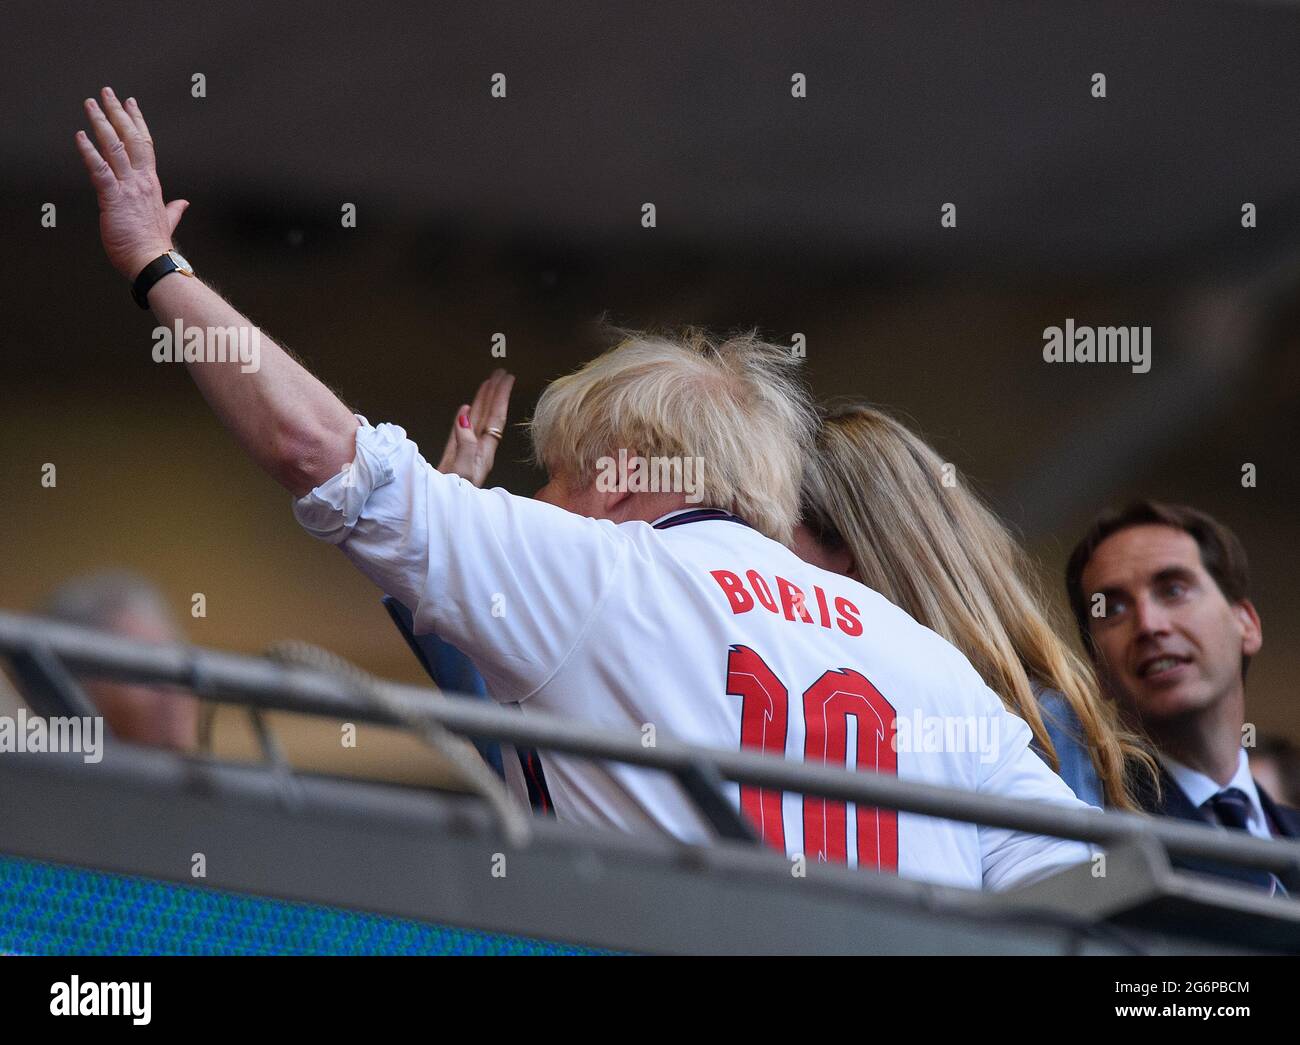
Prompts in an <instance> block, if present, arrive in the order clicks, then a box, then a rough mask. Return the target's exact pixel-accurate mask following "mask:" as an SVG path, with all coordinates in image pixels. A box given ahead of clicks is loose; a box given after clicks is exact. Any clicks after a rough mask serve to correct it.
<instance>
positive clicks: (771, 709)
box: [727, 646, 898, 871]
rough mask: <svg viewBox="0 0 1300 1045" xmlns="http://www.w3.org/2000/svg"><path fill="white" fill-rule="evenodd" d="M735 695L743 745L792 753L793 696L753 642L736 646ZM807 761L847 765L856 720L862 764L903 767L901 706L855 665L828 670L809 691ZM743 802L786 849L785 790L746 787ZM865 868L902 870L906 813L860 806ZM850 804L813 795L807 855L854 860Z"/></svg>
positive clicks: (807, 805)
mask: <svg viewBox="0 0 1300 1045" xmlns="http://www.w3.org/2000/svg"><path fill="white" fill-rule="evenodd" d="M727 693H728V694H729V695H731V696H738V697H740V698H741V705H740V708H741V710H740V746H741V747H743V748H752V749H754V750H758V751H762V752H764V753H767V754H779V755H784V754H785V739H786V731H787V729H788V726H789V699H788V695H787V691H786V688H785V686H783V685H782V684H781V680H780V679H778V678H777V677H776V674H775V673H774V672H773V671H772V669H771V668H769V667H768V666H767V664H766V663H765V662H764V661H763V658H762V657H760V656H759V655H758V654H757V653H755V652H754V651H753V650H752V649H750V648H749V647H747V646H732V647H731V652H730V654H729V655H728V657H727ZM803 713H804V730H805V739H804V761H805V762H824V763H829V764H831V765H837V766H847V765H848V764H849V762H848V754H849V725H850V720H852V724H853V733H854V736H855V740H854V745H853V746H854V751H853V754H854V760H853V765H854V767H855V768H857V769H859V770H871V771H873V772H877V773H897V772H898V755H897V753H896V752H895V751H894V745H893V739H894V708H893V706H892V705H891V704H890V703H889V701H887V700H886V699H885V698H884V697H883V696H882V695H881V694H880V691H879V690H877V689H876V687H875V686H873V685H872V684H871V683H870V681H868V680H867V679H866V678H865V677H864V676H863V675H861V674H860V673H858V672H856V671H849V670H847V669H845V670H842V671H827V672H825V673H824V674H823V675H822V676H821V677H820V678H819V679H818V680H817V681H816V682H814V683H813V684H812V685H811V686H809V687H808V689H807V690H806V691H805V692H804V695H803ZM740 808H741V810H742V811H743V812H744V813H745V815H746V816H748V817H749V819H750V821H751V822H752V823H754V824H755V825H756V826H757V828H758V831H759V836H760V837H761V838H762V839H763V841H764V842H766V843H768V844H769V845H771V846H772V847H773V848H775V849H779V850H781V851H782V852H784V851H785V824H784V821H783V819H782V816H781V792H779V791H773V790H769V789H765V788H759V787H755V786H753V785H749V784H746V785H742V786H741V789H740ZM855 821H856V823H855V826H856V827H857V846H856V849H857V857H858V866H859V867H871V868H874V869H876V870H879V871H897V870H898V813H897V812H896V811H895V810H892V809H873V808H870V807H866V806H859V807H858V809H857V816H856V818H855ZM848 827H849V817H848V806H847V804H846V803H844V802H840V801H836V800H833V799H825V798H819V797H815V796H812V795H805V796H804V799H803V830H804V854H805V855H806V856H808V857H810V858H812V859H819V860H835V861H839V862H840V863H844V862H847V860H848Z"/></svg>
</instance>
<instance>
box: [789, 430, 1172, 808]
mask: <svg viewBox="0 0 1300 1045" xmlns="http://www.w3.org/2000/svg"><path fill="white" fill-rule="evenodd" d="M794 550H795V551H796V552H797V553H798V554H799V555H800V556H802V557H803V558H804V559H806V560H807V561H809V562H811V563H813V564H814V565H817V566H822V567H824V568H826V569H830V570H834V571H836V572H839V573H843V574H846V575H847V576H850V577H853V578H854V579H856V580H859V581H861V582H862V583H863V584H865V585H867V587H869V588H874V589H875V590H876V591H878V592H880V593H881V594H882V595H884V596H885V597H886V598H888V599H889V600H890V601H892V602H893V603H895V604H896V605H898V606H900V607H902V608H903V609H904V610H906V611H907V612H908V613H909V614H911V616H912V617H914V618H915V619H916V620H918V621H920V622H921V623H922V624H924V625H925V626H926V627H928V628H930V629H931V630H933V631H936V632H938V633H939V634H940V635H942V636H943V637H944V638H945V639H947V640H948V641H949V642H951V643H952V644H953V645H954V646H956V647H957V648H958V649H959V650H961V651H962V652H963V653H964V654H965V655H966V657H967V659H968V660H969V661H970V662H971V664H972V665H974V667H975V669H976V670H977V671H978V672H979V673H980V675H981V676H982V677H983V679H984V681H985V682H986V683H987V684H988V686H989V687H990V688H991V689H992V690H993V691H994V692H996V693H998V694H999V695H1000V696H1001V697H1002V700H1003V703H1004V704H1006V706H1007V708H1008V710H1010V711H1011V712H1012V713H1014V714H1016V715H1019V716H1020V717H1021V718H1022V719H1024V720H1025V722H1026V723H1027V724H1028V725H1029V727H1030V729H1031V730H1032V731H1033V734H1034V740H1035V746H1036V748H1037V749H1038V751H1039V753H1040V755H1042V757H1043V758H1044V760H1045V761H1046V762H1047V763H1048V764H1049V765H1050V766H1052V768H1053V769H1056V770H1057V771H1058V772H1059V773H1060V774H1061V775H1062V776H1063V777H1064V778H1065V781H1066V783H1067V784H1069V785H1070V787H1071V788H1072V789H1073V790H1074V792H1075V794H1077V795H1078V796H1079V797H1080V798H1081V799H1083V800H1084V801H1085V802H1089V803H1091V804H1093V805H1102V804H1103V803H1105V804H1107V805H1110V806H1112V807H1115V808H1119V809H1125V810H1134V809H1136V808H1137V805H1136V803H1135V802H1134V800H1133V797H1132V793H1131V787H1132V785H1133V783H1134V782H1135V779H1136V778H1140V777H1141V776H1142V775H1144V774H1149V775H1150V776H1151V777H1152V778H1154V777H1155V773H1156V769H1155V763H1154V761H1153V760H1152V758H1151V756H1150V754H1149V753H1148V752H1147V750H1146V749H1145V747H1144V746H1143V744H1142V742H1141V740H1140V739H1139V738H1138V737H1136V736H1134V735H1132V734H1130V733H1127V732H1125V731H1124V730H1123V729H1122V728H1121V727H1120V725H1119V720H1118V716H1117V713H1116V711H1115V709H1114V708H1113V706H1112V705H1110V704H1109V703H1107V702H1106V701H1104V700H1103V699H1102V698H1101V696H1100V695H1099V690H1098V686H1097V680H1096V677H1095V676H1094V674H1093V671H1092V669H1091V668H1090V667H1089V666H1088V665H1087V663H1086V662H1085V661H1084V660H1083V659H1082V658H1081V657H1079V656H1078V655H1077V654H1076V653H1074V651H1073V650H1071V649H1070V648H1069V646H1067V645H1066V643H1065V642H1064V641H1063V640H1062V639H1061V638H1060V636H1059V634H1058V632H1057V630H1056V629H1055V628H1054V627H1053V626H1052V624H1051V622H1050V619H1049V615H1048V614H1047V612H1045V610H1044V608H1043V607H1044V601H1043V599H1042V597H1041V593H1040V591H1039V589H1038V586H1037V584H1036V583H1035V581H1034V580H1033V572H1032V570H1031V568H1030V565H1029V562H1028V558H1027V556H1026V555H1025V553H1024V551H1023V550H1022V549H1021V548H1020V546H1019V545H1018V544H1017V543H1016V541H1015V540H1014V539H1013V538H1012V536H1011V534H1010V533H1008V531H1007V529H1006V527H1005V526H1004V525H1003V524H1002V523H1001V522H1000V521H999V520H998V518H997V517H996V516H995V515H994V514H993V513H992V512H991V511H990V510H989V509H988V508H987V507H985V506H984V504H983V503H982V502H981V501H980V499H979V498H978V497H977V496H976V495H975V494H973V493H972V492H971V491H969V490H968V489H966V488H965V487H964V486H963V485H962V484H961V483H956V484H953V485H945V484H944V462H943V460H942V459H941V458H940V456H939V455H938V454H937V453H935V451H934V450H933V449H931V447H930V446H929V445H928V444H926V443H925V441H924V440H922V439H920V438H919V437H918V436H916V435H915V434H914V433H913V432H911V431H910V430H909V429H908V428H907V427H905V426H904V425H902V424H900V423H899V422H898V421H896V420H895V419H894V418H892V417H890V416H889V415H888V414H886V413H884V412H882V411H880V410H877V409H874V408H872V407H869V406H866V405H862V404H852V405H843V406H838V407H835V408H832V409H831V410H829V411H826V412H824V413H823V417H822V425H821V429H820V432H819V433H818V436H817V443H816V452H815V453H814V455H813V459H812V461H811V463H810V465H809V466H808V468H807V469H806V471H805V476H804V483H803V522H802V524H801V525H800V527H799V528H798V530H797V532H796V536H795V544H794Z"/></svg>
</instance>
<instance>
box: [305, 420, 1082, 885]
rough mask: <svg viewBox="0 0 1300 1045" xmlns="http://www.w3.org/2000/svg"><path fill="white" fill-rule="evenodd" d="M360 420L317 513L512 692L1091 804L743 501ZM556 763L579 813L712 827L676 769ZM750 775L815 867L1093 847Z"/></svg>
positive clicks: (915, 871)
mask: <svg viewBox="0 0 1300 1045" xmlns="http://www.w3.org/2000/svg"><path fill="white" fill-rule="evenodd" d="M359 420H361V422H362V425H361V427H360V428H359V429H358V430H357V440H356V442H357V455H356V459H355V460H354V461H353V463H352V464H351V465H350V466H349V467H348V468H346V469H344V470H343V472H341V473H340V474H339V475H337V476H335V477H334V478H332V479H331V480H329V481H328V482H326V483H324V484H322V485H321V486H320V487H318V488H317V489H315V490H313V491H312V492H311V493H310V494H308V495H306V496H305V497H303V498H301V499H300V500H298V501H297V502H296V503H295V506H294V512H295V515H296V516H297V518H298V520H299V522H300V523H301V524H302V525H303V526H304V527H305V528H306V529H307V530H308V531H310V532H311V533H313V534H314V535H315V536H317V537H320V538H322V539H324V540H327V541H331V542H333V543H337V544H339V545H340V546H341V548H342V550H343V551H344V552H345V553H346V554H347V555H348V557H349V558H350V559H352V561H353V562H354V563H355V564H356V565H357V566H358V567H359V568H360V569H361V570H362V571H363V572H364V573H365V574H366V575H367V576H368V577H370V578H371V579H372V580H373V581H374V582H375V583H376V584H377V585H378V586H379V587H380V588H381V589H383V591H384V592H386V593H388V594H390V595H392V596H394V597H395V598H397V599H399V600H400V601H402V602H403V603H404V604H406V605H407V606H409V607H410V608H411V610H412V611H413V613H414V616H415V626H416V631H417V632H419V633H424V632H434V633H436V634H438V635H439V636H441V637H442V638H444V639H446V640H447V641H449V642H451V643H453V644H455V645H456V646H458V647H460V648H461V649H462V650H464V651H465V652H466V653H467V654H468V655H469V656H470V657H471V658H472V659H473V661H474V663H475V664H476V665H477V666H478V668H479V670H480V671H481V672H482V674H483V676H484V679H485V681H486V683H487V687H488V691H489V692H490V693H491V694H492V696H493V697H494V698H495V699H496V700H498V701H500V702H501V703H503V704H517V705H518V706H519V707H520V708H521V709H522V711H523V713H524V714H527V713H528V712H529V711H530V710H532V709H539V710H542V711H545V712H548V713H551V714H555V715H559V716H562V717H563V718H565V719H567V720H568V721H570V722H580V723H583V724H585V725H591V726H596V727H600V728H603V729H608V730H612V731H617V732H621V733H623V734H625V735H632V736H640V735H642V734H643V730H645V729H646V728H647V727H653V729H654V730H655V733H656V735H657V736H658V737H673V738H676V739H678V740H682V741H686V742H689V743H693V744H701V745H705V746H708V747H715V748H723V749H728V750H736V749H738V748H742V747H743V748H746V749H752V750H755V751H762V752H767V753H769V754H774V755H784V756H785V757H786V758H789V759H793V760H804V761H809V762H818V763H822V762H825V763H829V764H832V765H842V766H846V767H848V768H857V769H859V770H874V771H877V772H882V773H891V774H896V775H897V776H898V777H899V778H900V779H903V780H919V781H924V782H927V783H932V784H939V785H944V786H948V787H956V788H963V789H966V790H970V791H978V792H981V793H984V794H998V795H1008V796H1012V797H1015V798H1024V799H1036V800H1039V801H1044V802H1052V803H1056V804H1059V805H1062V806H1066V807H1072V808H1086V806H1084V803H1082V802H1080V801H1079V800H1078V799H1077V798H1075V797H1074V795H1073V794H1072V792H1071V791H1070V789H1069V787H1068V786H1066V784H1065V783H1064V782H1063V781H1062V780H1061V778H1060V777H1058V776H1057V775H1056V774H1054V773H1053V772H1052V771H1051V770H1050V769H1048V767H1047V766H1046V764H1045V763H1044V762H1043V761H1042V760H1041V759H1040V758H1038V756H1037V755H1036V754H1034V753H1033V751H1032V750H1031V749H1030V747H1029V742H1030V739H1031V734H1030V730H1029V728H1028V726H1026V725H1025V724H1024V722H1023V721H1021V720H1020V719H1019V718H1017V717H1015V716H1013V715H1010V714H1008V713H1007V712H1006V710H1005V709H1004V708H1003V706H1002V702H1001V701H1000V700H999V699H998V697H997V696H996V695H995V694H994V693H993V692H992V691H991V690H990V689H989V688H988V687H987V686H985V685H984V683H983V681H982V680H981V679H980V678H979V676H978V675H977V674H976V672H975V670H974V669H973V668H972V667H971V666H970V664H969V663H968V662H967V661H966V659H965V658H964V657H963V656H962V655H961V653H959V652H958V651H957V650H956V649H955V648H954V647H952V646H951V645H949V644H948V643H947V642H945V641H944V640H943V639H941V638H940V637H939V636H938V635H936V634H935V633H934V632H932V631H930V630H929V629H927V628H924V627H922V626H921V625H920V624H918V623H916V621H914V620H913V619H912V618H911V617H909V616H908V615H907V614H906V613H904V612H903V611H902V610H900V609H898V608H897V607H896V606H894V605H893V604H892V603H890V602H889V601H888V600H886V599H885V598H884V597H882V596H881V595H879V594H877V593H876V592H874V591H871V590H870V589H868V588H866V587H864V586H862V585H861V584H859V583H857V582H855V581H853V580H850V579H848V578H845V577H842V576H840V575H838V574H834V573H830V572H827V571H825V570H821V569H818V568H817V567H815V566H811V565H809V564H808V563H805V562H804V561H803V560H801V559H799V558H798V557H797V556H796V555H795V554H794V553H793V552H791V551H790V550H789V549H787V548H785V547H784V546H782V545H781V544H779V543H777V542H776V541H773V540H770V539H768V538H767V537H764V536H763V535H762V534H760V533H758V532H757V531H755V530H753V529H751V528H750V527H748V526H746V525H745V524H743V523H742V522H740V521H738V520H735V519H733V518H732V517H730V516H727V515H726V514H725V513H722V512H712V511H704V512H700V511H692V510H686V511H683V512H676V513H672V514H671V515H669V516H666V517H665V518H664V519H661V520H659V521H657V522H656V523H655V524H653V525H652V524H649V523H644V522H630V523H623V524H615V523H613V522H610V521H608V520H596V519H589V518H585V517H583V516H579V515H575V514H573V513H571V512H568V511H565V510H564V509H561V508H557V507H555V506H553V505H549V504H544V503H542V502H540V501H536V500H532V499H531V498H526V497H517V496H514V495H512V494H509V493H507V492H506V491H504V490H500V489H495V490H479V489H476V488H475V487H474V486H472V485H471V484H470V483H468V482H466V481H464V480H463V479H460V478H457V477H455V476H450V475H442V474H440V473H439V472H437V471H436V470H435V469H433V468H432V467H430V465H429V464H428V463H427V462H426V461H425V460H424V458H423V457H422V456H421V455H420V453H419V450H418V448H417V447H416V445H415V444H414V443H413V442H411V441H410V440H409V439H407V438H406V433H405V432H404V431H403V430H402V429H401V428H398V427H397V426H395V425H387V424H385V425H380V426H379V427H378V428H372V427H370V426H369V425H368V424H367V423H366V422H365V420H364V418H359ZM542 762H543V765H544V767H545V775H546V782H547V785H548V787H549V789H550V794H551V798H552V800H553V802H554V806H555V812H556V815H557V816H558V817H559V818H560V819H561V820H565V821H570V822H575V823H584V824H592V825H599V826H605V827H608V826H613V827H618V828H622V829H625V830H629V831H642V830H658V831H664V832H667V833H669V834H671V835H673V836H675V837H677V838H680V839H683V840H686V841H690V842H702V841H706V840H707V839H708V838H709V837H710V835H711V833H710V831H709V829H708V827H707V826H706V824H705V822H704V821H703V819H702V818H701V817H700V815H699V814H698V813H697V812H696V811H695V808H694V806H693V804H692V803H691V801H690V799H689V798H687V797H686V795H685V794H684V793H683V791H682V790H681V787H680V785H679V784H678V783H677V782H676V781H675V780H674V779H673V778H672V777H671V776H670V775H668V774H666V773H662V772H659V771H653V770H647V769H639V768H636V767H630V766H621V765H616V764H614V765H602V764H597V763H594V762H591V761H587V760H583V759H577V758H571V757H565V756H561V755H552V754H549V753H547V754H543V755H542ZM517 775H518V774H516V776H517ZM727 786H728V788H729V795H730V798H731V800H732V801H733V802H734V803H736V804H737V805H739V806H740V807H741V808H742V809H743V811H744V812H745V813H746V814H747V815H748V817H749V818H750V820H751V822H752V823H753V824H754V825H755V827H756V829H758V830H759V831H760V832H761V834H762V837H763V840H764V841H765V842H766V843H767V844H769V845H772V846H774V847H776V848H778V849H784V850H785V851H786V852H787V853H789V854H792V855H793V854H798V853H802V854H804V855H805V856H806V858H807V859H808V860H810V861H811V860H832V861H841V862H846V863H848V864H850V865H856V866H862V867H871V868H877V869H881V870H887V871H897V872H898V873H899V874H901V875H904V876H907V877H909V878H918V879H924V880H928V881H933V882H942V883H947V884H953V885H960V886H967V887H972V888H978V887H980V886H986V887H990V888H999V887H1005V886H1008V885H1012V884H1015V883H1018V882H1022V881H1026V880H1029V879H1031V878H1035V877H1038V876H1041V875H1042V874H1044V873H1047V872H1050V871H1053V870H1057V869H1059V868H1060V867H1063V866H1066V865H1068V864H1072V863H1078V862H1081V861H1084V860H1086V859H1088V857H1089V852H1088V849H1087V847H1086V846H1084V845H1083V844H1082V843H1077V842H1066V841H1061V840H1057V839H1050V838H1044V837H1040V836H1035V835H1026V834H1021V833H1016V832H1012V831H1006V830H1002V829H998V828H989V827H977V826H975V825H970V824H959V823H955V822H951V821H946V820H938V819H934V818H931V817H923V816H917V815H914V814H909V813H901V814H899V813H895V812H893V811H890V810H875V809H868V808H855V807H854V805H853V804H852V803H843V802H834V801H826V800H823V799H817V798H813V797H805V796H803V795H801V794H796V793H786V794H784V795H782V794H780V793H776V792H772V791H767V790H763V789H759V788H754V787H743V788H742V787H741V786H739V785H736V784H729V785H727Z"/></svg>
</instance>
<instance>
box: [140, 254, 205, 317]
mask: <svg viewBox="0 0 1300 1045" xmlns="http://www.w3.org/2000/svg"><path fill="white" fill-rule="evenodd" d="M171 272H179V273H180V274H181V275H182V276H192V275H194V266H193V265H191V264H190V263H189V262H188V261H186V260H185V258H184V257H182V256H181V252H180V251H179V250H169V251H168V252H167V253H166V254H163V255H162V256H161V257H158V258H154V260H153V261H151V262H149V264H147V265H146V266H145V267H144V269H143V270H142V271H141V273H140V275H138V276H136V277H135V282H134V283H132V284H131V296H132V297H134V298H135V303H136V304H137V305H139V306H140V307H141V308H144V309H147V308H148V307H149V291H150V290H151V289H153V285H154V284H155V283H157V282H158V281H159V280H160V279H162V278H163V276H166V275H167V274H168V273H171Z"/></svg>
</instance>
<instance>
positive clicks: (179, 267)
mask: <svg viewBox="0 0 1300 1045" xmlns="http://www.w3.org/2000/svg"><path fill="white" fill-rule="evenodd" d="M167 253H168V254H170V255H171V259H172V261H174V262H175V263H176V271H177V272H181V273H184V274H185V275H187V276H192V275H194V266H193V265H191V264H190V263H189V262H188V261H186V260H185V258H184V257H183V256H182V254H181V252H180V251H179V250H169V251H168V252H167Z"/></svg>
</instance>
